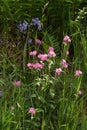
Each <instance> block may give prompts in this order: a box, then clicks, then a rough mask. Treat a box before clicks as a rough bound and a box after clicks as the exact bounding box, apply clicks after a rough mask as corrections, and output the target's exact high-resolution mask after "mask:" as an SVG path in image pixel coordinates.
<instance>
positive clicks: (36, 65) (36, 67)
mask: <svg viewBox="0 0 87 130" xmlns="http://www.w3.org/2000/svg"><path fill="white" fill-rule="evenodd" d="M33 68H35V69H42V68H43V65H42V64H40V63H38V62H37V63H35V64H33Z"/></svg>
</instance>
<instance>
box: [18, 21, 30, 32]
mask: <svg viewBox="0 0 87 130" xmlns="http://www.w3.org/2000/svg"><path fill="white" fill-rule="evenodd" d="M18 28H19V30H20V31H21V32H24V31H25V30H27V28H28V22H27V21H25V20H24V22H23V23H22V22H20V23H19V24H18Z"/></svg>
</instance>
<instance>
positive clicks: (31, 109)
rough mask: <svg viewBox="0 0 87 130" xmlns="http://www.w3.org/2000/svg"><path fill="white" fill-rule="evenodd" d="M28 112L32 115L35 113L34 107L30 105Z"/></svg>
mask: <svg viewBox="0 0 87 130" xmlns="http://www.w3.org/2000/svg"><path fill="white" fill-rule="evenodd" d="M28 112H29V113H31V114H32V115H34V114H35V113H36V111H35V109H34V108H33V107H31V108H30V109H29V110H28Z"/></svg>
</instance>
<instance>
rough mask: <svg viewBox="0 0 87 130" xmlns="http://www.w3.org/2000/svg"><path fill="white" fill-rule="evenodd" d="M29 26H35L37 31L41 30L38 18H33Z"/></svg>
mask: <svg viewBox="0 0 87 130" xmlns="http://www.w3.org/2000/svg"><path fill="white" fill-rule="evenodd" d="M30 25H31V26H32V25H37V28H38V30H41V22H40V20H39V18H33V19H32V21H31V24H30Z"/></svg>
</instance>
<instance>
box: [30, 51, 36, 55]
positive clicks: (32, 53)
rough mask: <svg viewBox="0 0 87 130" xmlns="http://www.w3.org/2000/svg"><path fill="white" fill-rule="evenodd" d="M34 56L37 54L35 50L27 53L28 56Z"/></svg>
mask: <svg viewBox="0 0 87 130" xmlns="http://www.w3.org/2000/svg"><path fill="white" fill-rule="evenodd" d="M36 54H37V51H36V50H34V51H31V52H30V53H29V55H30V56H35V55H36Z"/></svg>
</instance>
